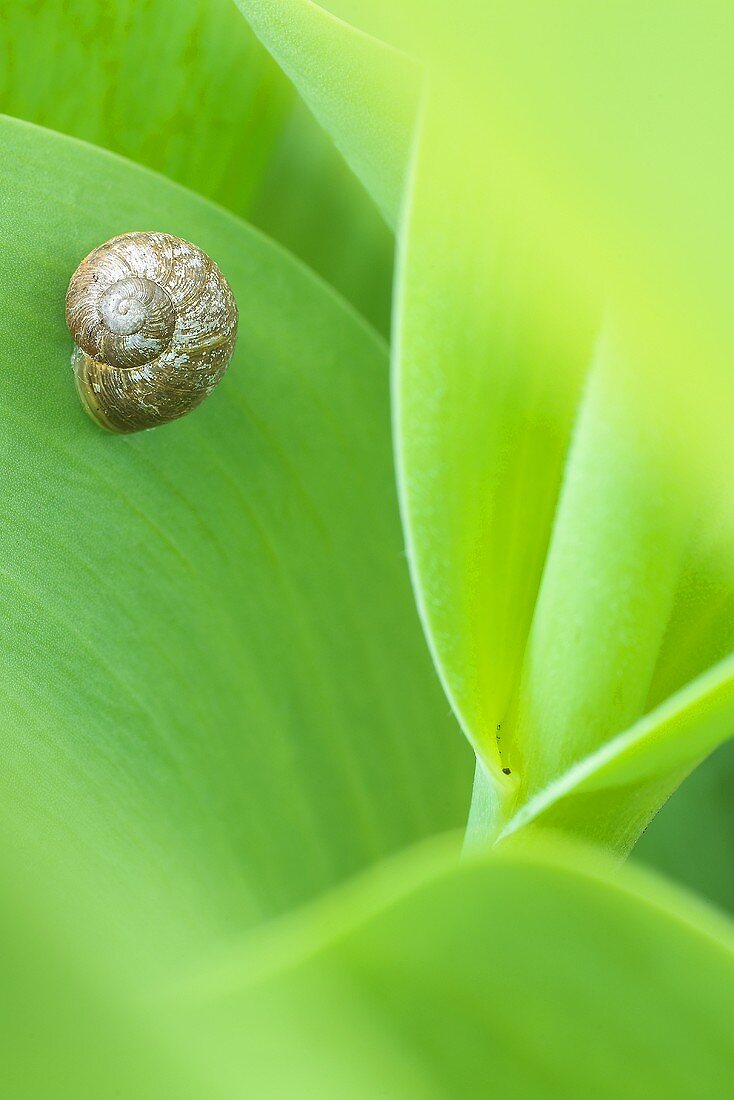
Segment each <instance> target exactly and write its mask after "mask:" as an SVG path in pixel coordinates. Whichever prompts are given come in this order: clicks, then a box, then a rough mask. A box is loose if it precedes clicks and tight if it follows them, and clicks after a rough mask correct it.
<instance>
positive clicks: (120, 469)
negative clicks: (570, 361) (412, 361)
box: [0, 119, 469, 950]
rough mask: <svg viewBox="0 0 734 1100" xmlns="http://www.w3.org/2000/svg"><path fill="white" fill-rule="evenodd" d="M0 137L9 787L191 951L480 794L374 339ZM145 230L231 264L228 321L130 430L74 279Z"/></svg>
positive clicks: (267, 250)
mask: <svg viewBox="0 0 734 1100" xmlns="http://www.w3.org/2000/svg"><path fill="white" fill-rule="evenodd" d="M0 142H1V144H2V148H3V150H4V157H3V160H2V166H1V167H0V184H1V186H2V191H3V195H4V208H3V219H2V226H1V227H0V284H1V285H2V287H3V296H4V301H5V308H4V310H3V311H2V319H1V320H0V348H1V349H2V350H1V351H0V355H1V356H2V376H3V379H4V382H3V386H2V393H1V395H0V400H1V403H2V410H1V415H0V419H1V420H2V424H3V428H2V433H1V435H0V439H1V445H2V466H3V470H4V474H3V494H2V507H3V510H4V516H3V523H2V525H1V527H0V605H1V607H2V615H1V616H0V621H1V622H2V626H0V635H2V637H1V638H0V650H2V654H3V658H2V663H1V664H0V695H2V698H3V707H2V713H3V718H2V741H3V760H4V765H3V776H2V785H3V797H2V799H0V802H2V811H0V812H1V813H2V816H3V818H4V819H6V827H7V828H8V829H9V830H11V832H12V835H15V833H16V832H17V834H18V836H19V837H22V843H23V844H26V845H28V846H32V847H33V849H34V850H35V849H36V848H37V849H39V850H40V851H41V852H43V851H47V850H51V851H53V849H54V846H55V842H54V837H55V836H56V835H59V836H61V837H66V838H68V837H73V838H75V843H76V844H77V845H78V847H79V850H80V851H81V852H82V853H84V855H85V859H86V861H87V864H88V868H89V874H90V876H91V877H92V878H93V879H95V889H96V890H97V891H98V892H99V893H100V894H101V895H102V896H103V897H104V898H111V899H113V901H112V904H114V898H115V897H116V898H118V899H122V898H123V897H124V898H125V899H129V898H130V897H131V896H132V897H134V898H135V899H136V902H135V905H136V917H137V916H140V917H141V920H143V919H144V920H148V921H149V922H150V923H151V925H153V924H157V923H160V926H161V928H162V929H163V933H162V934H163V935H164V936H165V942H166V944H167V947H166V950H176V949H177V939H179V938H181V939H182V940H183V941H188V940H190V939H191V937H194V938H198V937H199V936H202V935H203V936H205V937H206V936H208V935H210V934H211V932H212V928H218V929H220V930H222V929H227V928H229V929H232V928H240V927H242V926H243V925H245V924H246V923H247V922H248V921H252V920H255V919H258V918H260V917H262V916H263V915H267V914H270V913H273V912H275V911H279V910H282V909H285V908H287V907H289V906H291V905H293V904H294V903H295V902H296V901H298V900H299V899H302V898H304V897H308V896H310V895H312V894H314V893H316V892H318V891H320V890H323V889H324V888H326V887H327V886H329V885H331V884H333V883H334V882H336V881H338V880H339V879H341V878H342V877H344V876H345V875H349V874H351V873H353V872H354V871H355V870H357V869H358V868H360V867H362V866H364V865H365V864H368V863H370V862H372V861H374V860H375V859H378V858H380V857H381V856H383V855H384V854H385V853H386V852H389V851H391V850H393V849H395V848H399V847H401V846H403V845H405V844H407V843H409V842H410V841H412V840H414V839H415V838H417V837H420V836H423V835H426V834H428V833H432V832H435V831H436V830H437V829H441V828H444V827H446V826H448V825H453V824H456V823H458V822H459V821H460V820H461V819H462V817H463V814H464V812H465V806H466V798H467V788H468V783H469V776H468V774H467V766H468V761H467V759H466V754H465V752H464V750H463V747H462V744H461V738H459V737H458V736H457V735H456V733H455V730H454V729H453V726H452V721H451V719H450V717H449V715H448V714H447V707H446V705H445V702H444V700H443V698H442V695H441V692H440V689H439V687H438V684H437V683H436V681H435V678H434V674H433V670H432V668H431V667H430V662H429V661H428V659H427V656H426V654H425V652H424V647H423V643H422V639H421V637H420V631H419V627H418V623H417V619H416V616H415V611H414V607H413V603H412V599H411V594H410V588H409V584H408V578H407V570H406V564H405V559H404V556H403V554H402V551H401V539H400V532H399V526H398V517H397V508H396V502H395V499H394V486H393V475H392V465H391V450H390V438H389V410H388V378H387V362H386V354H385V349H384V347H383V345H382V343H381V342H380V341H379V340H378V339H377V338H376V337H375V336H374V335H373V333H372V332H371V331H370V330H369V329H368V328H367V327H366V326H365V325H364V323H363V322H362V321H361V320H360V319H359V318H358V317H357V316H356V315H355V314H354V312H353V311H352V310H350V309H349V308H348V307H347V306H345V305H344V303H343V302H342V301H341V300H340V299H339V298H337V297H336V296H335V295H334V293H333V292H332V291H330V290H329V289H327V288H326V287H325V286H324V285H323V284H322V283H320V282H319V281H318V280H316V279H315V278H314V277H313V276H312V275H311V274H310V273H309V272H308V271H306V270H305V269H304V268H303V267H302V266H301V265H299V264H298V263H296V262H294V261H293V260H292V259H291V258H290V257H289V256H288V255H287V254H285V253H283V252H282V251H280V250H279V249H278V248H275V247H274V246H273V245H271V244H270V243H269V242H268V241H267V240H265V239H263V238H262V237H261V236H259V235H258V234H257V233H255V232H253V231H252V230H251V229H249V228H248V227H247V226H246V225H244V224H243V223H242V222H240V221H238V220H237V219H235V218H233V217H232V216H230V215H228V214H226V213H225V212H223V211H222V210H221V209H218V208H215V207H213V206H211V205H209V204H207V203H206V202H205V201H203V200H201V199H199V198H198V197H196V196H194V195H192V194H191V193H189V192H187V191H185V190H183V189H182V188H180V187H178V186H176V185H174V184H171V183H169V182H167V181H165V180H163V179H162V178H160V177H158V176H155V175H153V174H151V173H149V172H147V171H145V170H142V169H140V168H137V167H135V166H133V165H131V164H129V163H127V162H125V161H123V160H120V159H118V158H117V157H114V156H112V155H109V154H107V153H104V152H101V151H99V150H96V149H94V148H92V147H91V146H86V145H82V144H80V143H78V142H76V141H74V140H71V139H65V138H61V137H58V136H56V135H53V134H50V133H48V132H45V131H43V130H41V129H37V128H34V127H31V126H29V125H26V124H22V123H18V122H14V121H12V120H7V119H4V120H0ZM148 227H155V228H157V229H162V230H167V231H170V232H173V233H176V234H178V235H181V236H184V237H187V238H190V239H193V240H195V241H196V242H197V243H198V244H199V245H201V246H202V247H203V248H205V249H206V250H207V251H208V252H209V253H210V254H211V255H213V256H214V257H215V258H216V260H217V261H218V262H219V263H220V264H221V267H222V269H223V271H224V272H225V273H226V275H227V277H228V279H229V280H230V281H231V283H232V286H233V288H234V291H235V294H236V296H237V300H238V303H239V307H240V335H239V342H238V348H237V351H236V354H235V359H234V360H233V363H232V367H231V370H230V373H229V374H228V377H227V378H226V380H225V381H224V382H223V384H222V386H221V387H220V388H219V390H218V391H217V392H216V394H214V395H213V396H212V397H211V399H210V400H209V401H208V402H207V403H206V404H205V406H204V407H203V408H202V409H200V410H199V411H197V412H196V414H194V415H192V416H191V417H189V418H187V419H185V420H183V421H181V422H179V423H177V424H175V425H172V426H169V427H166V428H162V429H159V430H157V431H153V432H151V433H146V434H141V435H138V436H132V437H128V438H122V437H121V438H115V437H111V436H109V435H106V434H105V433H103V432H101V431H100V430H99V429H97V428H96V427H95V426H94V425H93V424H92V423H91V422H89V421H88V420H87V418H86V417H85V416H84V414H83V413H82V411H81V409H80V407H79V405H78V402H77V399H76V396H75V393H74V387H73V382H72V377H71V373H70V365H69V356H70V350H71V341H70V337H69V334H68V332H67V331H66V327H65V323H64V293H65V289H66V284H67V281H68V278H69V276H70V274H71V272H72V271H73V270H74V268H75V266H76V264H77V263H78V262H79V260H80V259H81V258H82V257H83V256H84V255H85V254H86V252H87V251H89V249H90V248H91V247H93V246H94V245H96V244H98V243H100V242H101V241H104V240H105V239H107V238H108V237H110V236H112V235H114V234H115V233H119V232H121V231H125V230H129V229H131V228H138V229H139V228H148ZM19 842H20V841H19ZM184 915H185V916H184ZM119 920H120V923H121V924H125V923H130V924H131V925H132V926H133V928H134V929H137V920H136V919H133V918H131V916H130V912H129V906H128V905H127V904H126V905H125V906H124V907H123V908H121V910H120V914H119ZM152 936H153V932H152V931H151V932H150V937H151V938H152Z"/></svg>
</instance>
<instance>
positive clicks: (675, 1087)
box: [177, 845, 734, 1100]
mask: <svg viewBox="0 0 734 1100" xmlns="http://www.w3.org/2000/svg"><path fill="white" fill-rule="evenodd" d="M238 972H239V974H240V975H241V978H240V980H239V981H238V978H237V976H236V975H237V973H238ZM177 996H178V997H180V998H181V1000H185V999H186V993H185V991H184V992H183V994H182V993H181V990H180V989H178V990H177ZM189 998H190V1000H191V1003H192V1005H195V1004H196V1001H197V1000H198V1001H199V1002H200V1003H201V1002H203V1003H204V1004H205V1005H206V1006H207V1007H210V1010H211V1013H212V1018H213V1023H212V1025H210V1028H209V1029H206V1028H202V1029H201V1030H202V1031H203V1033H204V1034H205V1035H206V1036H207V1038H211V1036H213V1035H215V1034H216V1035H218V1036H220V1038H221V1036H223V1035H225V1034H226V1031H227V1029H228V1028H229V1033H230V1039H229V1040H227V1039H226V1038H225V1040H224V1042H223V1043H222V1045H221V1047H219V1049H218V1051H217V1053H216V1055H215V1058H216V1061H217V1063H218V1065H219V1066H220V1068H221V1069H222V1070H223V1071H224V1072H227V1069H226V1067H228V1069H229V1074H231V1076H229V1077H228V1078H227V1083H228V1086H229V1088H230V1089H231V1090H232V1091H233V1092H236V1091H237V1089H238V1088H240V1089H242V1088H247V1087H253V1083H254V1087H256V1088H259V1089H261V1090H262V1091H263V1093H264V1095H272V1096H279V1095H288V1094H289V1092H290V1091H291V1090H292V1088H293V1087H294V1084H295V1082H298V1089H299V1091H300V1092H301V1093H302V1094H304V1095H312V1094H313V1095H319V1096H328V1097H330V1096H335V1097H336V1096H344V1095H349V1096H354V1097H365V1098H366V1097H368V1096H373V1095H375V1092H376V1091H377V1090H378V1089H381V1090H382V1091H383V1092H385V1094H386V1095H399V1096H411V1097H413V1096H415V1097H421V1098H423V1097H426V1098H431V1100H438V1098H439V1097H447V1098H448V1097H465V1096H466V1097H471V1096H476V1095H477V1093H478V1092H482V1091H483V1090H486V1089H487V1087H488V1082H491V1090H492V1091H493V1092H495V1091H496V1092H497V1094H499V1095H503V1096H522V1097H528V1098H535V1097H538V1098H540V1097H543V1098H546V1097H559V1098H560V1097H568V1096H576V1095H579V1096H580V1095H586V1094H591V1093H593V1094H594V1095H595V1096H600V1097H609V1098H610V1100H611V1098H617V1097H619V1095H620V1094H622V1093H623V1094H625V1095H630V1096H632V1097H635V1098H637V1097H639V1098H640V1100H642V1098H643V1097H660V1098H663V1097H666V1096H671V1095H675V1096H680V1097H691V1098H693V1097H695V1096H700V1095H702V1094H704V1095H707V1096H709V1095H711V1096H717V1097H718V1096H721V1097H724V1096H726V1095H727V1089H728V1080H729V1074H728V1066H729V1064H730V1061H731V1058H732V1053H733V1050H732V1038H731V1033H730V1027H729V1018H730V1014H731V1011H732V1008H733V1007H734V953H733V951H732V935H731V926H730V925H729V924H728V923H727V922H724V921H722V920H720V919H719V918H718V917H716V916H715V915H713V914H711V913H709V912H707V911H706V910H705V909H703V908H699V907H697V906H696V905H694V904H693V903H692V902H691V901H690V900H689V899H687V898H686V897H685V896H682V895H677V894H675V893H673V892H672V891H671V890H670V889H669V888H668V887H665V886H664V885H663V884H662V883H660V882H657V881H656V880H655V879H654V878H651V877H648V876H642V875H641V874H631V873H629V872H627V873H626V874H624V875H620V876H619V877H617V878H614V879H610V878H609V877H608V873H607V870H606V868H600V867H599V866H598V864H595V863H594V862H592V861H591V860H590V859H589V858H588V857H586V856H583V857H580V856H579V854H578V853H576V852H573V851H568V850H566V849H560V850H557V849H554V848H552V847H551V848H549V847H548V846H547V845H546V846H545V847H543V848H540V849H538V848H537V847H533V848H532V849H528V850H526V851H525V852H524V853H522V854H519V855H518V854H515V855H514V856H512V857H504V858H502V857H499V856H498V855H497V854H494V855H493V856H486V855H485V856H482V857H480V858H476V859H468V860H465V861H462V863H461V864H456V863H454V862H453V861H451V860H450V861H448V862H445V861H444V860H443V858H442V856H441V853H440V849H439V850H438V851H436V850H435V848H434V850H433V851H424V852H423V853H420V854H416V853H411V858H410V859H403V860H401V861H399V863H398V864H397V866H393V867H391V868H388V869H387V870H383V871H382V872H381V875H380V876H379V877H377V876H374V875H373V876H372V877H371V878H370V879H369V880H368V881H366V882H363V883H362V884H360V887H359V888H358V889H357V890H352V891H351V892H350V893H349V894H348V895H346V896H342V898H341V899H339V900H338V901H335V902H331V903H329V904H327V905H324V906H321V907H317V909H316V910H315V911H313V912H312V913H310V914H306V915H305V917H302V918H300V919H294V920H293V921H291V922H289V923H288V924H286V926H285V927H284V928H280V929H278V930H275V931H274V933H273V934H272V935H269V936H265V937H264V938H256V939H255V940H254V941H251V942H250V944H249V945H248V944H245V945H243V947H242V950H241V952H240V954H239V955H238V954H237V952H236V951H234V952H232V951H229V952H225V953H223V954H222V956H221V957H220V958H218V959H215V960H213V961H212V962H211V963H210V964H209V965H208V966H207V967H205V968H204V969H203V970H202V972H201V974H200V975H199V976H198V978H196V977H195V978H194V979H193V980H192V984H191V989H190V991H189ZM179 1003H180V1002H179ZM195 1013H196V1009H195V1008H194V1014H195ZM233 1021H236V1023H234V1022H233ZM199 1026H200V1025H199ZM284 1034H287V1035H288V1037H289V1041H288V1043H287V1044H284V1043H283V1042H282V1037H283V1035H284Z"/></svg>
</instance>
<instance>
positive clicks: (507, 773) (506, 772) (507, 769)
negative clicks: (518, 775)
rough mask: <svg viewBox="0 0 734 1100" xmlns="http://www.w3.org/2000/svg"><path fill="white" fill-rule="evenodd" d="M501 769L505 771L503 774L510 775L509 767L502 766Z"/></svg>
mask: <svg viewBox="0 0 734 1100" xmlns="http://www.w3.org/2000/svg"><path fill="white" fill-rule="evenodd" d="M502 771H503V772H504V773H505V775H512V772H511V770H510V769H509V768H503V769H502Z"/></svg>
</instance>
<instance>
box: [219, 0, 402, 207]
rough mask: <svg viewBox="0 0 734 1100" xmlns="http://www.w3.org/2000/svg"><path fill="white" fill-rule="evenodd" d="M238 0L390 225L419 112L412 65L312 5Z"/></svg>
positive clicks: (281, 0) (298, 1) (288, 0)
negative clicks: (417, 110) (417, 112)
mask: <svg viewBox="0 0 734 1100" xmlns="http://www.w3.org/2000/svg"><path fill="white" fill-rule="evenodd" d="M236 3H237V4H238V6H239V7H240V8H241V9H242V12H243V14H244V15H245V16H246V18H247V19H248V21H249V23H250V26H251V27H252V28H253V30H254V31H255V33H256V34H257V35H258V37H259V38H260V39H261V41H262V42H263V43H264V44H265V46H266V47H267V48H268V49H269V50H270V52H271V53H272V54H273V56H274V57H275V59H276V60H277V61H278V63H279V64H280V65H281V66H282V68H283V70H284V72H285V73H287V75H288V76H289V77H290V78H291V80H292V81H293V83H294V84H295V86H296V88H297V89H298V91H299V92H300V93H301V95H302V96H303V98H304V100H305V101H306V103H307V104H308V106H309V107H310V108H311V110H312V111H313V113H314V115H315V116H316V118H317V119H318V121H319V122H320V123H321V124H322V125H323V126H324V128H325V129H326V130H327V131H328V133H329V134H330V135H331V137H332V138H333V140H334V142H335V144H336V146H337V148H338V149H339V150H340V151H341V153H342V154H343V155H344V158H345V160H346V161H347V163H348V164H349V165H350V167H351V168H352V169H353V171H354V172H355V173H356V175H357V176H358V177H359V179H360V180H361V181H362V183H363V184H364V185H365V187H366V188H367V190H368V191H369V192H370V194H371V195H372V197H373V198H374V200H375V202H376V203H377V205H378V206H379V207H380V209H381V210H382V212H383V214H384V215H385V217H386V219H387V221H388V222H389V223H390V224H395V222H396V220H397V217H398V213H399V210H400V204H401V201H402V196H403V185H404V179H405V171H406V167H407V163H408V155H409V151H410V146H411V140H412V133H413V127H414V122H415V115H416V109H417V101H418V90H419V84H418V75H417V71H416V69H415V67H414V66H413V65H412V64H411V63H410V62H409V60H408V58H407V57H406V56H405V55H403V54H401V53H399V52H398V51H396V50H394V49H393V48H392V47H390V46H388V45H386V44H385V43H383V42H381V41H379V40H378V39H375V38H372V37H370V36H369V35H366V34H363V33H362V32H361V31H358V30H356V29H355V28H353V27H351V26H349V25H348V24H346V23H343V22H342V21H341V20H339V19H336V18H334V17H333V16H332V15H330V14H329V13H328V12H326V11H324V10H323V9H322V8H320V7H319V6H318V5H316V4H313V3H311V0H236Z"/></svg>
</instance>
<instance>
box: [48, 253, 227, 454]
mask: <svg viewBox="0 0 734 1100" xmlns="http://www.w3.org/2000/svg"><path fill="white" fill-rule="evenodd" d="M66 322H67V325H68V326H69V331H70V332H71V334H72V336H73V338H74V343H75V348H74V353H73V355H72V365H73V368H74V376H75V379H76V386H77V390H78V392H79V396H80V398H81V400H82V403H83V404H84V406H85V408H86V410H87V412H88V413H89V414H90V416H92V418H93V419H94V420H96V421H97V423H98V424H100V425H102V427H104V428H107V429H108V430H109V431H113V432H137V431H142V430H144V429H146V428H154V427H157V426H158V425H159V424H166V423H168V422H169V421H171V420H176V419H178V418H179V417H181V416H184V415H185V414H186V413H188V412H190V411H191V410H192V409H195V408H196V406H197V405H199V404H201V402H202V401H203V400H204V398H205V397H206V396H207V395H208V394H209V393H211V391H212V390H213V389H214V387H215V386H216V385H217V383H218V382H219V381H220V380H221V378H222V376H223V374H224V372H225V370H226V369H227V364H228V363H229V360H230V359H231V357H232V352H233V351H234V346H235V341H236V339H237V305H236V303H235V300H234V295H233V294H232V290H231V289H230V286H229V283H228V282H227V280H226V279H225V277H224V276H223V275H222V273H221V271H220V270H219V268H218V267H217V265H216V264H215V263H214V261H213V260H212V259H210V257H209V256H207V254H206V253H205V252H202V250H201V249H200V248H197V247H196V245H193V244H191V243H190V242H189V241H185V240H182V239H181V238H179V237H173V236H171V235H170V234H168V233H125V234H123V235H122V236H119V237H113V238H112V240H110V241H107V242H106V243H105V244H102V245H100V246H99V247H98V248H95V249H94V250H93V251H92V252H90V253H89V255H88V256H87V257H86V258H85V259H84V260H82V262H81V263H80V265H79V267H78V268H77V269H76V271H75V272H74V274H73V275H72V278H71V281H70V283H69V289H68V290H67V293H66Z"/></svg>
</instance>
